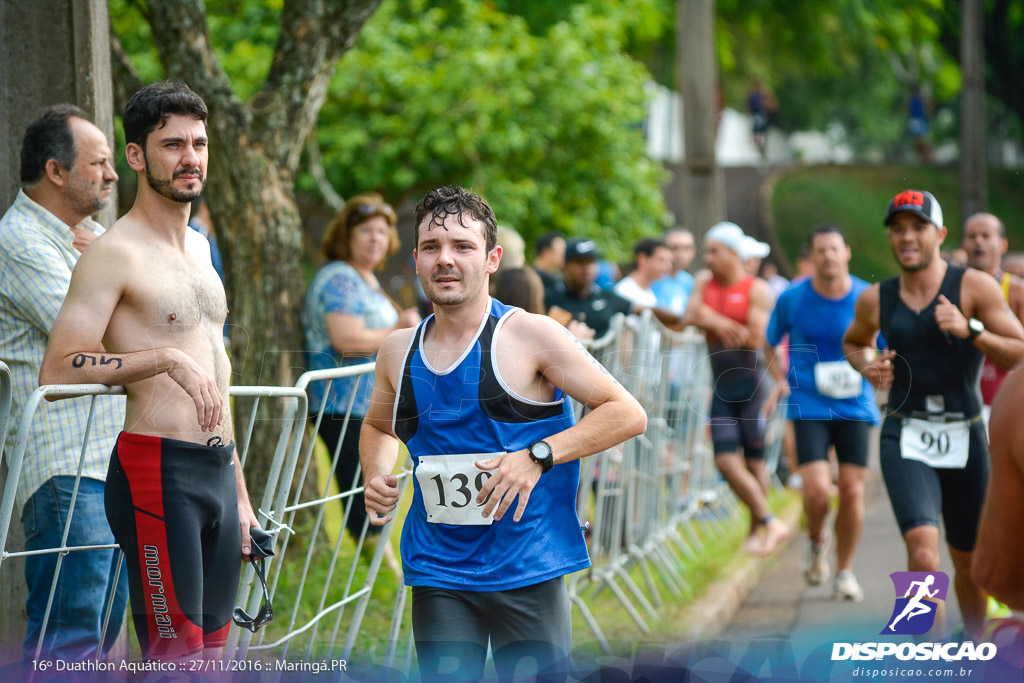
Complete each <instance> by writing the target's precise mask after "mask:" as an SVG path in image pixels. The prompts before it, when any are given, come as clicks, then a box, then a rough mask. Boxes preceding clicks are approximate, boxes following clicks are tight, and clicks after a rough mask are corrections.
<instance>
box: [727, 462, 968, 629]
mask: <svg viewBox="0 0 1024 683" xmlns="http://www.w3.org/2000/svg"><path fill="white" fill-rule="evenodd" d="M877 461H878V459H877V455H875V454H872V458H871V463H872V469H871V471H870V472H869V480H868V483H867V491H866V495H865V507H866V519H865V524H864V534H863V536H862V538H861V542H860V546H859V548H858V549H857V554H856V555H855V557H854V562H853V572H854V574H856V575H857V579H858V580H859V581H860V583H861V586H862V587H863V588H864V592H865V600H864V602H861V603H838V602H834V601H833V600H832V599H831V596H832V580H831V578H830V580H829V581H827V582H826V583H825V584H824V585H821V586H815V587H812V586H808V585H807V583H806V582H805V581H804V578H803V570H804V553H805V550H806V543H807V541H806V538H807V536H806V532H805V531H804V530H801V531H800V533H798V534H797V535H796V537H795V539H794V540H792V541H791V542H790V543H789V544H788V545H787V546H786V548H784V549H783V550H782V551H781V552H780V553H778V555H776V557H775V558H773V559H772V560H771V562H772V563H773V564H772V566H771V567H770V568H769V569H768V571H766V572H764V573H763V575H762V578H761V580H760V581H759V582H758V584H757V586H756V587H755V588H754V589H753V590H752V591H751V592H750V594H749V595H748V596H747V599H746V600H745V601H744V602H743V604H742V605H741V607H740V609H739V611H738V612H737V614H736V616H735V617H734V618H733V620H732V622H731V623H730V624H729V626H728V627H727V628H726V630H725V632H724V633H723V636H724V637H725V638H726V639H728V640H730V641H732V642H734V643H739V642H746V641H750V640H751V639H753V638H757V637H761V636H778V635H782V636H786V637H789V638H791V639H792V640H793V641H794V644H796V643H797V641H800V640H806V643H807V644H812V643H814V644H818V645H820V644H821V643H823V642H826V641H829V640H871V639H873V637H874V635H877V634H878V633H879V632H880V631H881V630H882V628H883V627H884V626H885V622H886V620H887V619H888V618H889V616H890V614H891V612H892V608H893V585H892V581H891V580H890V579H889V573H890V572H893V571H902V570H905V569H906V550H905V549H904V545H903V540H902V538H901V536H900V534H899V529H898V527H897V526H896V521H895V518H894V517H893V513H892V508H891V507H890V506H889V499H888V496H887V494H886V492H885V485H884V484H883V482H882V478H881V474H880V473H879V471H878V469H877ZM942 555H943V557H942V565H941V569H942V571H945V572H946V573H947V574H950V575H952V563H951V561H950V559H949V553H948V551H946V549H945V546H943V552H942ZM832 566H833V569H834V567H835V557H834V556H833V562H832ZM951 578H952V576H951ZM949 598H950V599H949V600H947V603H946V606H947V610H948V612H947V615H948V616H947V619H948V622H949V623H950V624H958V623H959V622H960V612H959V609H958V608H957V605H956V599H955V596H954V595H953V590H952V585H951V586H950V596H949Z"/></svg>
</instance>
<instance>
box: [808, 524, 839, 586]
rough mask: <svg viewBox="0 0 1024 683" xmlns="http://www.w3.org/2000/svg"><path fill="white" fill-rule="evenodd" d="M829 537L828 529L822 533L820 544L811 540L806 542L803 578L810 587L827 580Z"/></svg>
mask: <svg viewBox="0 0 1024 683" xmlns="http://www.w3.org/2000/svg"><path fill="white" fill-rule="evenodd" d="M830 545H832V544H831V543H830V537H829V532H828V529H825V531H824V532H823V533H822V538H821V543H815V542H814V541H812V540H809V541H808V542H807V568H806V569H804V578H805V579H807V583H808V584H810V585H812V586H820V585H821V584H823V583H825V581H827V580H828V576H829V574H830V573H831V571H832V570H831V569H830V568H829V565H828V550H829V546H830Z"/></svg>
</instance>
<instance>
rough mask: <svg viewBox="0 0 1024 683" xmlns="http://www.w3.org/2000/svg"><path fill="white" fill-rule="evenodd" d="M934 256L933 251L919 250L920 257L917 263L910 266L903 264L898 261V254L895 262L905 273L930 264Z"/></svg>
mask: <svg viewBox="0 0 1024 683" xmlns="http://www.w3.org/2000/svg"><path fill="white" fill-rule="evenodd" d="M934 258H935V254H934V253H933V252H931V251H928V252H925V251H922V252H921V258H920V259H919V260H918V262H917V263H915V264H914V265H912V266H906V265H904V264H903V262H902V261H900V259H899V256H897V257H896V261H897V263H899V264H900V268H902V269H903V272H905V273H916V272H917V271H919V270H924V269H925V268H927V267H928V266H930V265H931V263H932V259H934Z"/></svg>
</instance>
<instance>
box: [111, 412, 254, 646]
mask: <svg viewBox="0 0 1024 683" xmlns="http://www.w3.org/2000/svg"><path fill="white" fill-rule="evenodd" d="M234 450H235V447H234V443H231V444H229V445H227V446H203V445H201V444H196V443H190V442H187V441H176V440H174V439H164V438H161V437H157V436H146V435H142V434H131V433H128V432H121V434H120V435H119V436H118V437H117V443H116V444H115V445H114V451H113V453H112V454H111V456H110V467H109V469H108V471H107V484H106V494H105V506H106V511H107V520H108V522H109V523H110V529H111V531H113V533H114V538H115V539H116V540H117V542H118V543H119V544H120V546H121V549H122V550H123V551H124V555H125V564H126V566H127V568H128V592H129V597H130V600H131V609H132V619H133V620H134V622H135V631H136V633H137V634H138V637H139V644H140V646H141V647H142V653H143V655H144V656H146V657H148V658H154V659H157V658H158V659H171V658H177V657H185V656H188V655H191V654H194V653H196V652H198V651H200V650H202V649H203V648H215V647H223V646H224V644H225V642H226V641H227V635H228V629H229V628H230V626H231V613H232V611H233V608H234V604H235V597H236V593H237V592H238V579H239V574H240V573H241V545H242V542H241V532H240V531H239V525H238V494H237V492H236V488H235V465H234V459H233V457H232V455H233V453H234Z"/></svg>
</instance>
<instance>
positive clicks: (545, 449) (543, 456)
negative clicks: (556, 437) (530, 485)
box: [530, 441, 551, 460]
mask: <svg viewBox="0 0 1024 683" xmlns="http://www.w3.org/2000/svg"><path fill="white" fill-rule="evenodd" d="M530 452H531V453H533V457H535V458H537V459H538V460H547V459H548V458H550V457H551V446H549V445H548V444H546V443H544V442H543V441H538V442H537V443H535V444H533V446H531V447H530Z"/></svg>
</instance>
